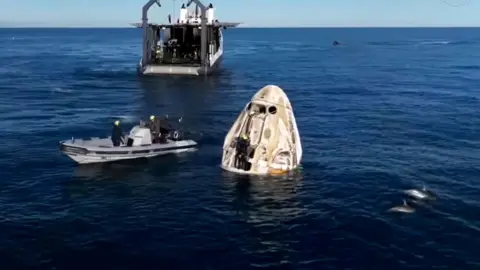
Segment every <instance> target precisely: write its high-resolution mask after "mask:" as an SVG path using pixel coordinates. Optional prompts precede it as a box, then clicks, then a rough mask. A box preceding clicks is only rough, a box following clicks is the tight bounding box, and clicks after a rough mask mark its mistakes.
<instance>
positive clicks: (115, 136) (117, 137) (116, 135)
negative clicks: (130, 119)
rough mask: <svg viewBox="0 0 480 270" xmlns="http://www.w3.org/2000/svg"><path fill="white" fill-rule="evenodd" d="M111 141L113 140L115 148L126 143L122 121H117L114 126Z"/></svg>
mask: <svg viewBox="0 0 480 270" xmlns="http://www.w3.org/2000/svg"><path fill="white" fill-rule="evenodd" d="M111 139H112V143H113V146H120V142H121V143H124V142H123V138H122V128H121V127H120V121H118V120H117V121H115V123H114V125H113V129H112V137H111Z"/></svg>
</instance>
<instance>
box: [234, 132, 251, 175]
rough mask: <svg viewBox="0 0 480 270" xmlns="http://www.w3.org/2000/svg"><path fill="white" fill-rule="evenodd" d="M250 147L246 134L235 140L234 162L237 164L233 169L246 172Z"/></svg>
mask: <svg viewBox="0 0 480 270" xmlns="http://www.w3.org/2000/svg"><path fill="white" fill-rule="evenodd" d="M249 146H250V140H249V138H248V136H247V135H246V134H242V136H240V137H239V138H238V140H237V147H236V148H237V151H236V156H237V157H236V159H235V160H236V161H237V164H236V166H235V167H237V168H238V169H242V170H245V171H246V170H247V161H248V148H249Z"/></svg>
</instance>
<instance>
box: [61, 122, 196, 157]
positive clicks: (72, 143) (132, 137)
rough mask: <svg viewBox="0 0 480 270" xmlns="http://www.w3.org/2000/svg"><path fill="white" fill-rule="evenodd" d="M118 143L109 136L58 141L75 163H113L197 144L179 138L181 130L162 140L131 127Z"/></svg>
mask: <svg viewBox="0 0 480 270" xmlns="http://www.w3.org/2000/svg"><path fill="white" fill-rule="evenodd" d="M122 141H123V142H125V143H121V144H120V146H114V145H113V142H112V140H111V137H110V136H109V137H106V138H98V137H97V138H96V137H92V138H90V139H87V140H83V139H76V138H72V139H70V140H66V141H61V142H60V151H61V152H63V153H64V154H65V155H67V156H69V157H70V158H71V159H73V160H74V161H76V162H77V163H79V164H88V163H102V162H114V161H120V160H127V159H137V158H151V157H155V156H160V155H165V154H176V153H181V152H186V151H192V150H195V148H196V146H197V143H196V142H195V141H193V140H188V139H184V138H183V132H182V131H181V130H172V131H171V132H170V134H169V135H168V136H166V137H165V139H164V140H162V142H157V141H158V140H152V132H151V130H150V128H148V127H144V126H142V125H136V126H134V127H133V128H132V129H131V130H130V132H129V134H123V137H122Z"/></svg>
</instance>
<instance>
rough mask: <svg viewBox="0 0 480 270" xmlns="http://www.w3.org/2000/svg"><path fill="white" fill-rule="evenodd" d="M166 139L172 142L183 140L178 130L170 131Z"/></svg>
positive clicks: (181, 133)
mask: <svg viewBox="0 0 480 270" xmlns="http://www.w3.org/2000/svg"><path fill="white" fill-rule="evenodd" d="M168 137H169V139H170V140H172V141H181V140H183V132H182V131H181V130H180V129H174V130H172V131H170V134H168Z"/></svg>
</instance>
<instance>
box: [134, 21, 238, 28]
mask: <svg viewBox="0 0 480 270" xmlns="http://www.w3.org/2000/svg"><path fill="white" fill-rule="evenodd" d="M240 24H241V23H236V22H213V23H207V26H212V27H219V28H220V27H227V28H233V27H237V26H239V25H240ZM131 25H132V26H135V27H137V28H142V27H143V23H141V22H140V23H131ZM201 25H202V24H201V23H165V24H157V23H149V24H148V26H149V27H155V28H162V27H165V28H169V27H183V26H201Z"/></svg>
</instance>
